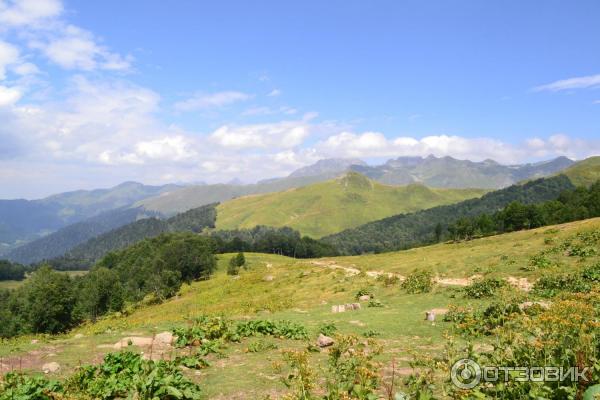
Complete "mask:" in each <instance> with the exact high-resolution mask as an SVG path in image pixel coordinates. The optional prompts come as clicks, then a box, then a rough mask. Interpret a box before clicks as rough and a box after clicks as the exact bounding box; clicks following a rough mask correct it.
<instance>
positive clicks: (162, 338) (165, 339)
mask: <svg viewBox="0 0 600 400" xmlns="http://www.w3.org/2000/svg"><path fill="white" fill-rule="evenodd" d="M154 342H155V343H157V344H162V345H171V344H172V343H173V334H172V333H171V332H167V331H165V332H161V333H159V334H157V335H156V336H154Z"/></svg>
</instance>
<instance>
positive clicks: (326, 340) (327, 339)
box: [317, 333, 333, 347]
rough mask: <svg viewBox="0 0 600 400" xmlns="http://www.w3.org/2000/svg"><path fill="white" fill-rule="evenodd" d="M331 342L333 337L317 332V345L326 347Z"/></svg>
mask: <svg viewBox="0 0 600 400" xmlns="http://www.w3.org/2000/svg"><path fill="white" fill-rule="evenodd" d="M332 344H333V339H332V338H330V337H329V336H325V335H323V334H322V333H319V338H318V339H317V346H319V347H327V346H331V345H332Z"/></svg>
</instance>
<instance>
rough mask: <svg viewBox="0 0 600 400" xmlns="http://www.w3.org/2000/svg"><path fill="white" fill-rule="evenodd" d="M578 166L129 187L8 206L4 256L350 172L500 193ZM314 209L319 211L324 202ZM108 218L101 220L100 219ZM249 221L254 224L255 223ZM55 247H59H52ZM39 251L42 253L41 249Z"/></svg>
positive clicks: (393, 167) (3, 212) (414, 168)
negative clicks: (496, 190)
mask: <svg viewBox="0 0 600 400" xmlns="http://www.w3.org/2000/svg"><path fill="white" fill-rule="evenodd" d="M573 163H574V162H573V161H572V160H570V159H568V158H566V157H559V158H556V159H553V160H549V161H545V162H540V163H535V164H522V165H512V166H506V165H501V164H499V163H496V162H494V161H492V160H486V161H483V162H472V161H468V160H457V159H454V158H452V157H443V158H437V157H434V156H429V157H425V158H423V157H399V158H396V159H392V160H389V161H387V162H386V163H384V164H382V165H376V166H370V165H368V164H366V163H365V162H364V161H362V160H360V159H326V160H320V161H318V162H317V163H315V164H313V165H309V166H306V167H303V168H300V169H298V170H296V171H294V172H292V173H291V174H290V175H288V176H287V177H283V178H274V179H269V180H263V181H260V182H258V183H256V184H249V185H240V184H238V183H236V182H232V183H229V184H212V185H206V184H202V185H190V186H181V185H174V184H170V185H163V186H147V185H143V184H139V183H135V182H126V183H123V184H121V185H118V186H116V187H114V188H110V189H98V190H91V191H85V190H81V191H75V192H67V193H62V194H57V195H53V196H49V197H47V198H44V199H40V200H0V254H7V255H8V256H9V257H12V258H16V259H23V254H24V252H27V251H32V248H30V247H28V246H25V247H21V248H20V249H17V250H14V251H13V252H11V250H12V249H15V248H17V247H19V246H22V245H23V244H26V243H28V242H32V241H35V242H33V243H32V245H33V246H34V247H35V248H37V249H39V248H40V246H41V248H44V249H47V248H50V247H53V248H54V249H55V250H54V251H53V252H52V253H53V254H48V255H50V256H55V255H59V254H62V253H63V252H64V251H65V250H67V249H69V248H72V247H73V246H76V245H78V244H81V243H83V242H85V241H86V240H88V239H90V238H92V237H95V236H97V235H100V234H102V233H105V232H108V231H109V230H111V229H116V228H118V227H120V226H123V225H126V224H128V223H130V222H132V221H135V220H138V219H140V218H146V217H151V216H155V217H159V218H167V217H170V216H173V215H176V214H178V213H181V212H185V211H187V210H191V209H194V208H197V207H201V206H204V205H206V204H211V203H218V202H225V201H228V200H231V199H235V198H239V197H242V196H247V195H253V194H265V193H275V192H282V191H286V190H289V189H293V188H299V187H303V186H307V185H311V184H315V183H319V182H325V181H327V180H330V179H332V178H335V177H338V176H341V175H343V174H345V173H347V172H349V171H351V172H358V173H360V174H362V175H364V176H366V177H368V178H370V179H372V180H373V181H376V182H379V183H384V184H387V185H407V184H413V183H419V184H422V185H425V186H427V187H429V188H437V189H439V188H453V189H465V188H478V189H496V188H502V187H506V186H509V185H511V184H514V183H516V182H519V181H522V180H526V179H531V178H537V177H542V176H548V175H552V174H555V173H556V172H559V171H561V170H563V169H565V168H566V167H569V166H570V165H572V164H573ZM423 189H426V188H423ZM480 193H482V192H480ZM321 200H322V199H321ZM314 206H316V207H319V204H318V203H317V204H316V205H314ZM314 206H313V207H314ZM399 207H400V208H398V210H397V211H398V212H401V211H409V210H410V207H408V205H407V204H403V205H402V206H399ZM403 207H404V208H403ZM100 215H102V217H101V218H100V219H99V218H95V217H98V216H100ZM254 215H255V216H256V215H258V214H254ZM388 215H391V214H388ZM380 217H383V215H382V216H380ZM101 220H102V221H101ZM258 220H261V218H258ZM358 220H361V218H358ZM107 221H108V222H107ZM248 221H252V218H250V219H249V220H248ZM361 221H362V220H361ZM258 222H260V221H258ZM363 222H365V221H363ZM73 224H76V225H73ZM276 225H277V224H276ZM279 225H281V224H279ZM344 227H348V226H344ZM344 227H342V228H344ZM307 232H308V233H311V234H315V235H317V236H320V235H322V234H330V233H332V232H331V231H326V232H325V231H323V232H313V230H310V229H309V230H308V231H307ZM38 238H41V239H39V240H40V242H38V241H36V239H38ZM50 243H52V244H53V245H52V246H50V245H49V244H50ZM36 246H37V247H36ZM33 252H34V253H35V254H40V252H39V251H38V250H35V251H33ZM41 254H45V253H44V252H42V253H41ZM27 258H28V259H29V257H27Z"/></svg>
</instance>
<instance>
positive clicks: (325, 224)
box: [216, 173, 487, 238]
mask: <svg viewBox="0 0 600 400" xmlns="http://www.w3.org/2000/svg"><path fill="white" fill-rule="evenodd" d="M486 192H487V190H484V189H434V188H429V187H426V186H423V185H420V184H411V185H406V186H389V185H384V184H381V183H378V182H376V181H373V180H370V179H369V178H367V177H365V176H363V175H361V174H358V173H347V174H346V175H344V176H342V177H340V178H336V179H333V180H330V181H326V182H321V183H316V184H312V185H308V186H304V187H300V188H295V189H290V190H287V191H284V192H277V193H269V194H261V195H251V196H243V197H239V198H237V199H233V200H229V201H226V202H223V203H221V204H220V205H219V206H218V207H217V222H216V227H217V229H239V228H252V227H254V226H257V225H267V226H274V227H281V226H289V227H291V228H294V229H296V230H298V231H300V233H301V234H303V235H308V236H311V237H313V238H320V237H322V236H326V235H329V234H332V233H336V232H340V231H343V230H344V229H348V228H353V227H356V226H359V225H362V224H365V223H367V222H371V221H375V220H378V219H382V218H385V217H389V216H392V215H396V214H402V213H411V212H415V211H418V210H422V209H426V208H431V207H435V206H439V205H445V204H453V203H458V202H460V201H463V200H466V199H470V198H475V197H479V196H481V195H483V194H485V193H486Z"/></svg>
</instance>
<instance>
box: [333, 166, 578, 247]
mask: <svg viewBox="0 0 600 400" xmlns="http://www.w3.org/2000/svg"><path fill="white" fill-rule="evenodd" d="M574 188H575V186H574V185H573V184H572V183H571V181H570V180H569V178H567V177H566V176H564V175H559V176H557V177H553V178H546V179H538V180H535V181H531V182H528V183H525V184H523V185H513V186H510V187H508V188H506V189H501V190H498V191H494V192H491V193H488V194H486V195H484V196H482V197H481V198H479V199H471V200H466V201H463V202H460V203H457V204H452V205H447V206H440V207H434V208H430V209H427V210H423V211H419V212H416V213H413V214H400V215H396V216H393V217H390V218H385V219H382V220H380V221H375V222H371V223H368V224H365V225H362V226H360V227H357V228H354V229H348V230H346V231H343V232H340V233H338V234H335V235H331V236H327V237H325V238H323V239H322V240H323V241H324V242H325V243H328V244H331V245H333V246H334V247H335V248H337V250H338V251H340V252H341V253H342V254H362V253H369V252H383V251H392V250H401V249H406V248H409V247H414V246H418V245H423V244H426V243H431V242H434V241H435V231H436V226H437V225H438V224H439V225H440V228H439V229H442V230H445V229H447V227H448V225H450V224H453V223H454V222H456V221H457V220H458V219H460V218H461V217H473V216H477V215H480V214H485V213H493V212H496V211H498V210H500V209H502V208H504V207H505V206H507V205H508V204H509V203H511V202H513V201H520V202H522V203H524V204H534V203H540V202H543V201H547V200H554V199H556V198H558V196H559V195H560V194H561V192H563V191H564V190H569V189H574Z"/></svg>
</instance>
